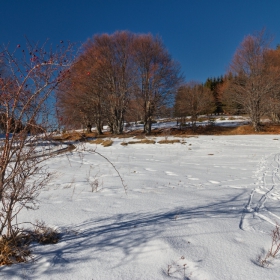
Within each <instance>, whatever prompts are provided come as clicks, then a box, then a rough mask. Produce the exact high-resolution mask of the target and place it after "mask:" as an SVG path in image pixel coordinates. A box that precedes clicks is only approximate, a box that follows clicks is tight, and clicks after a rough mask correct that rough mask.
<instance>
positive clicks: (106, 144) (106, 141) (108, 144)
mask: <svg viewBox="0 0 280 280" xmlns="http://www.w3.org/2000/svg"><path fill="white" fill-rule="evenodd" d="M112 144H113V141H112V140H104V141H103V143H102V145H103V146H104V147H110V146H112Z"/></svg>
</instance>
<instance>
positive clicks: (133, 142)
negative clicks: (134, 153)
mask: <svg viewBox="0 0 280 280" xmlns="http://www.w3.org/2000/svg"><path fill="white" fill-rule="evenodd" d="M155 143H156V141H155V140H151V139H146V138H145V139H142V140H139V141H129V142H126V144H123V143H122V145H128V144H130V145H131V144H155Z"/></svg>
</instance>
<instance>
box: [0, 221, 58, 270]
mask: <svg viewBox="0 0 280 280" xmlns="http://www.w3.org/2000/svg"><path fill="white" fill-rule="evenodd" d="M59 237H60V236H59V233H58V232H57V231H56V230H55V229H52V228H50V227H47V226H46V225H45V223H44V222H37V223H36V224H35V225H34V230H31V231H22V230H18V231H17V232H15V233H14V234H13V235H12V236H11V237H9V238H8V237H6V235H2V236H1V237H0V266H2V265H11V264H15V263H20V262H28V261H29V260H31V259H32V258H33V257H32V255H31V250H30V248H29V245H30V243H31V242H37V243H40V244H55V243H57V242H58V241H59Z"/></svg>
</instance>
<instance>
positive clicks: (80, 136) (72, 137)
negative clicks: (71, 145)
mask: <svg viewBox="0 0 280 280" xmlns="http://www.w3.org/2000/svg"><path fill="white" fill-rule="evenodd" d="M93 137H96V133H94V132H92V133H80V132H76V131H74V132H65V133H62V134H61V135H57V136H56V135H54V136H53V139H54V140H56V141H66V140H68V141H85V140H86V139H87V138H93Z"/></svg>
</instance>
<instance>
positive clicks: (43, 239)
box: [30, 221, 59, 244]
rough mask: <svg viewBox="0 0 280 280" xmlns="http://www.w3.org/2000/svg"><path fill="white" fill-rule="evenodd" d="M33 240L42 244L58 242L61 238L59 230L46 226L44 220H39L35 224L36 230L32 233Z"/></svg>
mask: <svg viewBox="0 0 280 280" xmlns="http://www.w3.org/2000/svg"><path fill="white" fill-rule="evenodd" d="M30 235H31V236H32V240H34V241H36V242H38V243H40V244H56V243H57V242H58V240H59V233H58V232H57V230H55V229H53V228H51V227H48V226H46V224H45V223H44V222H39V221H37V222H36V224H35V226H34V231H33V232H31V233H30Z"/></svg>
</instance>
